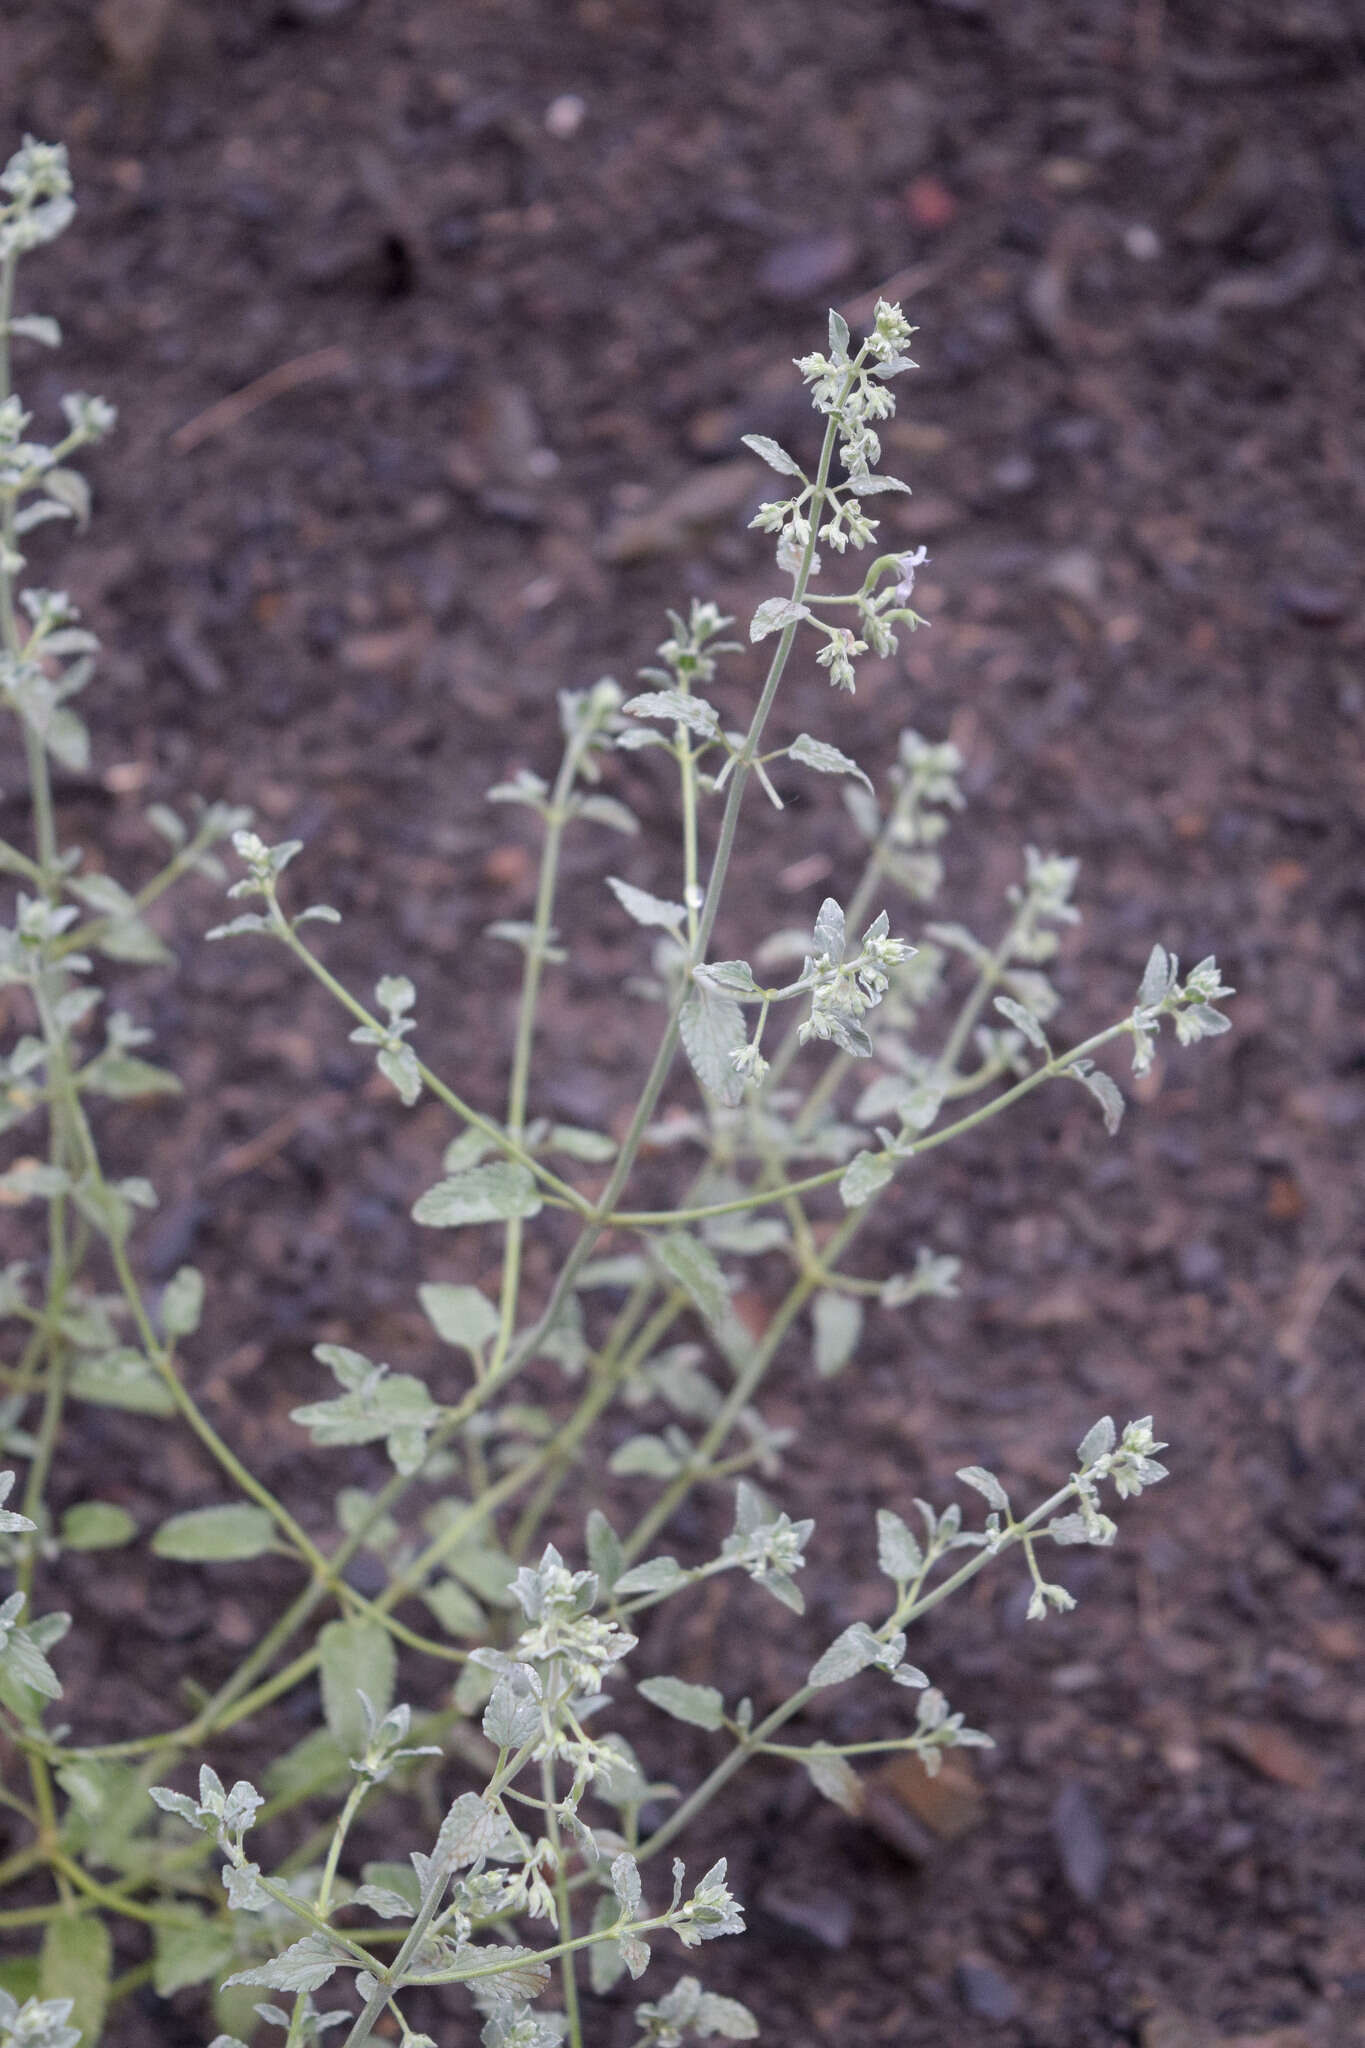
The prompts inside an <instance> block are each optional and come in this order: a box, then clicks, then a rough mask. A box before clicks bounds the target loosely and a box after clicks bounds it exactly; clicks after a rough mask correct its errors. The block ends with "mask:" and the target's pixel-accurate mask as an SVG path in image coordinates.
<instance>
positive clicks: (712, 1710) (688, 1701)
mask: <svg viewBox="0 0 1365 2048" xmlns="http://www.w3.org/2000/svg"><path fill="white" fill-rule="evenodd" d="M636 1690H637V1691H638V1692H641V1693H643V1694H644V1697H645V1698H646V1699H647V1700H648V1701H649V1703H650V1705H651V1706H653V1707H662V1709H663V1711H664V1713H666V1714H671V1715H672V1716H673V1719H674V1720H675V1721H687V1722H689V1723H690V1725H691V1726H692V1727H694V1728H709V1729H716V1728H721V1727H723V1726H724V1725H725V1697H724V1694H723V1693H719V1692H717V1690H716V1688H715V1686H714V1685H688V1684H687V1683H686V1681H685V1680H684V1679H681V1678H642V1679H641V1680H640V1683H639V1685H638V1686H637V1688H636Z"/></svg>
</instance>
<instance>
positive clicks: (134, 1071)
mask: <svg viewBox="0 0 1365 2048" xmlns="http://www.w3.org/2000/svg"><path fill="white" fill-rule="evenodd" d="M77 1080H78V1085H79V1086H80V1087H81V1088H82V1089H89V1090H90V1091H91V1092H92V1093H93V1094H95V1095H107V1096H109V1097H110V1098H111V1100H113V1101H115V1102H138V1101H141V1100H143V1099H145V1098H146V1097H148V1096H151V1095H179V1094H180V1092H181V1087H180V1083H179V1081H178V1080H177V1079H176V1077H175V1075H174V1074H168V1073H167V1072H166V1070H165V1068H164V1067H154V1066H153V1065H152V1063H151V1061H150V1060H140V1059H136V1058H135V1057H134V1056H133V1054H132V1053H127V1052H114V1051H112V1050H109V1051H105V1052H102V1053H97V1054H96V1056H95V1058H94V1059H93V1060H89V1061H87V1063H86V1064H85V1066H83V1067H82V1068H81V1070H80V1073H79V1075H78V1076H77Z"/></svg>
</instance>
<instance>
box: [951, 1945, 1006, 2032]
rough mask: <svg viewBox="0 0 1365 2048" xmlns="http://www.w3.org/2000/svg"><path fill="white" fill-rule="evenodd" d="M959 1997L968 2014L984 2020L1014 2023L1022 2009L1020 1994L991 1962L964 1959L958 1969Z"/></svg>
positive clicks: (956, 1972)
mask: <svg viewBox="0 0 1365 2048" xmlns="http://www.w3.org/2000/svg"><path fill="white" fill-rule="evenodd" d="M954 1976H955V1978H956V1980H957V1995H958V1997H959V1998H960V1999H961V2000H962V2003H963V2004H964V2005H965V2006H966V2008H967V2010H968V2012H971V2013H975V2014H976V2016H977V2018H978V2019H982V2020H1012V2019H1013V2018H1014V2016H1015V2014H1016V2013H1017V2012H1018V2010H1019V1994H1018V1992H1017V1991H1016V1990H1015V1988H1014V1986H1013V1985H1012V1984H1011V1983H1009V1982H1008V1981H1007V1980H1006V1979H1005V1978H1004V1977H1002V1976H1001V1974H1000V1972H999V1971H998V1970H997V1969H995V1968H994V1967H993V1966H992V1965H991V1964H990V1963H976V1962H970V1961H967V1960H965V1959H964V1960H963V1961H962V1962H960V1963H959V1964H958V1966H957V1969H956V1971H955V1972H954Z"/></svg>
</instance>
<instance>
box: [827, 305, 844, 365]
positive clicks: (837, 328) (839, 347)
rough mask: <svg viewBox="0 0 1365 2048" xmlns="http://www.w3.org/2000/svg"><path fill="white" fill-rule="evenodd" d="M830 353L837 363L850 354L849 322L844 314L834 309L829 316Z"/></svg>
mask: <svg viewBox="0 0 1365 2048" xmlns="http://www.w3.org/2000/svg"><path fill="white" fill-rule="evenodd" d="M829 352H830V355H831V356H832V357H833V358H834V359H835V361H836V362H837V361H838V359H839V358H840V357H841V356H846V355H847V354H848V322H847V320H845V318H844V316H843V314H842V313H836V312H835V311H834V310H833V308H832V307H831V309H830V316H829Z"/></svg>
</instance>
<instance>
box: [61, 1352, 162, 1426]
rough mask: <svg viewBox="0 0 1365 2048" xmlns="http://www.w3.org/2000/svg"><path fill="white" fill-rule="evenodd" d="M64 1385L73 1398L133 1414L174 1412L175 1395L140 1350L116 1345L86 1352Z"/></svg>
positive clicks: (78, 1360) (77, 1361)
mask: <svg viewBox="0 0 1365 2048" xmlns="http://www.w3.org/2000/svg"><path fill="white" fill-rule="evenodd" d="M67 1384H68V1388H69V1391H70V1392H71V1393H73V1394H74V1395H75V1396H76V1397H77V1399H79V1400H82V1401H94V1402H96V1403H97V1404H98V1405H99V1406H100V1407H102V1408H123V1409H125V1410H127V1411H128V1412H129V1413H130V1414H133V1415H174V1413H175V1397H174V1395H173V1394H172V1393H171V1391H170V1388H169V1387H168V1386H167V1385H166V1382H165V1381H164V1380H163V1379H162V1378H161V1376H160V1374H159V1373H158V1372H157V1371H156V1369H155V1368H154V1367H153V1366H152V1364H151V1363H150V1362H149V1360H147V1359H145V1358H144V1357H143V1356H142V1353H141V1352H140V1351H133V1350H131V1349H129V1348H128V1347H127V1346H118V1347H116V1348H115V1349H114V1350H112V1351H103V1352H87V1353H86V1354H85V1356H84V1357H81V1358H78V1359H77V1360H76V1363H75V1364H74V1366H73V1367H72V1369H71V1377H70V1379H69V1381H68V1383H67Z"/></svg>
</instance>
